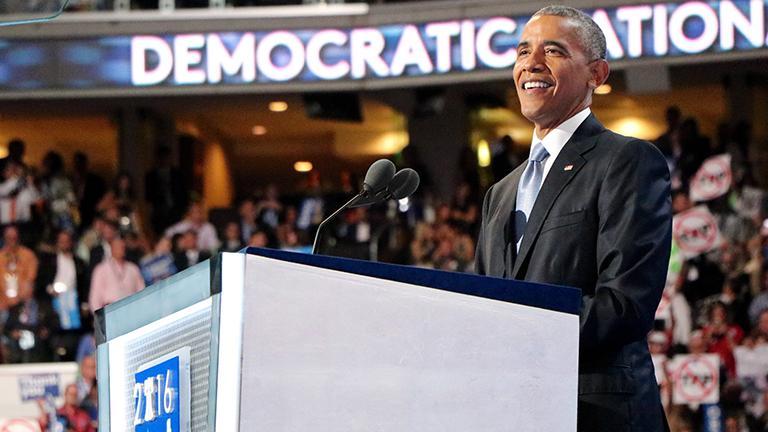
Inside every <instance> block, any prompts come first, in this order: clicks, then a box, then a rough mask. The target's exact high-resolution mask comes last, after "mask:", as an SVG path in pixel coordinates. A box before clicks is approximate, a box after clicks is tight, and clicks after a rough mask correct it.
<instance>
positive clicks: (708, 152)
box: [0, 107, 768, 431]
mask: <svg viewBox="0 0 768 432" xmlns="http://www.w3.org/2000/svg"><path fill="white" fill-rule="evenodd" d="M667 123H668V129H667V131H666V132H665V133H664V134H663V135H661V136H660V137H658V139H656V140H655V142H654V143H655V144H656V145H657V146H658V148H659V149H660V150H661V151H662V153H663V154H664V155H665V157H666V158H667V160H668V163H669V167H670V170H671V172H672V174H673V186H674V191H673V197H672V200H673V207H674V211H675V213H676V214H679V213H682V212H685V211H687V210H689V209H691V208H692V207H693V206H694V202H693V201H692V200H691V199H690V194H689V187H690V185H691V182H692V177H693V176H694V175H695V173H696V172H697V171H698V170H699V168H700V166H701V165H702V163H703V162H704V161H705V160H706V159H707V158H708V157H711V156H715V155H723V154H728V155H730V158H731V171H732V176H733V180H732V182H731V187H730V190H729V191H728V192H727V193H726V194H725V195H723V196H721V197H719V198H717V199H713V200H710V201H707V202H705V203H703V204H699V205H706V206H707V207H708V209H709V211H710V212H711V213H712V214H713V215H714V216H715V218H716V220H717V223H718V227H719V230H720V234H721V237H722V242H721V243H720V245H719V246H718V247H716V248H713V249H712V250H710V251H708V252H706V253H702V254H700V255H697V256H694V257H689V258H687V259H683V260H681V261H680V263H679V264H680V266H679V268H677V269H676V270H675V271H674V276H675V277H674V278H673V280H672V281H671V282H670V284H669V285H670V286H668V291H667V293H665V299H664V301H663V302H662V303H664V304H663V305H662V306H660V311H659V317H658V319H657V325H656V329H655V331H654V332H652V333H651V334H650V335H649V346H650V348H651V351H652V353H653V354H654V362H655V363H656V365H657V378H658V380H659V386H660V391H661V392H662V397H663V400H664V402H665V406H666V407H667V409H668V416H669V418H670V421H671V423H672V426H673V430H675V431H689V430H690V431H695V430H700V428H701V424H700V423H701V421H702V415H701V407H699V406H698V405H697V404H695V403H694V404H674V403H673V400H672V397H671V394H672V389H673V388H674V386H675V380H676V379H680V377H679V376H678V375H677V374H676V373H675V372H674V370H673V367H672V365H673V364H674V361H675V358H676V357H677V356H680V355H685V354H703V353H712V354H716V355H717V356H718V357H719V365H720V371H719V372H720V373H719V389H718V390H719V392H720V402H719V407H720V408H721V409H722V410H723V413H724V416H725V418H726V425H727V427H728V428H727V429H726V430H728V431H745V430H750V431H764V430H768V382H767V381H766V378H767V377H768V272H766V269H767V268H768V224H766V222H765V219H764V218H765V215H766V211H765V210H766V208H765V207H766V202H765V199H764V194H763V193H762V190H761V189H760V188H759V187H758V185H757V183H756V181H755V177H756V176H755V170H756V169H762V168H759V167H756V166H753V165H752V164H751V162H750V161H751V158H750V154H749V148H750V145H749V144H750V143H749V140H750V139H751V135H750V127H749V125H748V124H743V123H741V124H726V123H724V124H722V125H720V127H719V128H718V129H717V130H718V136H716V137H707V136H703V135H702V134H701V133H700V132H699V131H698V126H697V120H696V119H695V118H691V117H687V116H685V114H684V113H681V111H680V109H678V108H677V107H670V108H669V109H668V110H667ZM493 149H494V153H493V159H492V165H491V171H492V174H493V176H494V179H496V180H498V179H500V178H501V177H503V176H504V175H506V174H508V173H509V172H510V171H511V170H512V169H513V168H514V167H515V166H517V165H518V164H520V163H521V162H523V161H524V160H525V159H526V158H527V146H525V145H519V144H518V143H515V142H514V141H513V140H512V139H511V138H510V137H508V136H505V137H501V138H500V139H499V140H498V142H497V143H496V144H495V145H494V146H493ZM8 150H9V151H8V155H7V157H5V158H3V159H0V173H2V182H0V225H2V228H1V229H2V241H1V247H0V287H2V289H0V329H2V331H1V334H2V336H1V338H0V341H1V344H0V346H1V347H2V350H1V351H0V360H2V362H3V363H30V362H56V361H77V362H78V363H79V365H80V374H79V378H78V380H77V382H75V383H73V384H72V385H71V386H68V387H67V388H66V393H65V404H64V406H62V407H58V408H56V409H57V411H58V413H59V415H62V416H65V417H67V418H68V421H69V424H70V427H71V428H72V430H76V431H89V430H93V429H94V428H95V425H96V423H95V422H96V404H97V398H96V387H97V383H96V379H95V377H96V373H95V353H94V350H95V344H94V337H93V313H94V311H95V310H97V309H100V308H102V307H103V306H105V305H107V304H109V303H112V302H115V301H117V300H119V299H120V298H123V297H125V296H127V295H130V294H132V293H135V292H138V291H140V290H142V289H143V288H144V287H146V286H149V285H151V284H154V283H157V282H159V281H161V280H163V279H165V278H168V277H170V276H172V275H173V274H175V273H177V272H179V271H182V270H184V269H186V268H188V267H190V266H193V265H195V264H197V263H201V262H202V261H204V260H206V259H207V258H209V257H211V256H212V255H214V254H216V253H218V252H229V251H238V250H240V249H242V248H243V247H246V246H254V247H270V248H280V249H286V250H295V251H304V252H306V251H308V250H309V247H310V245H311V243H312V240H313V238H314V235H315V229H316V227H317V225H318V224H319V222H320V221H321V220H322V219H323V218H324V216H327V215H328V214H329V213H330V212H332V211H333V210H335V209H336V208H337V207H338V206H340V205H341V204H342V203H343V202H345V201H346V200H347V199H348V198H349V197H350V196H352V195H353V194H354V193H356V191H357V188H358V187H359V186H360V182H359V177H358V174H361V173H349V172H342V173H340V174H339V176H338V181H336V182H332V181H326V180H325V178H324V177H323V176H321V173H319V172H317V171H316V170H313V171H310V172H309V173H307V174H306V176H305V178H304V180H303V181H304V183H303V185H302V188H301V189H300V190H301V192H299V193H295V192H294V193H291V194H283V193H282V191H281V187H280V186H279V185H276V184H264V185H254V189H253V190H252V191H250V193H248V194H246V195H244V196H242V197H239V199H238V200H237V201H236V203H235V205H233V206H232V207H226V208H207V207H206V205H205V203H204V202H201V201H199V199H197V197H196V196H195V194H194V193H190V191H188V190H185V188H184V186H183V184H182V183H181V182H180V181H179V179H180V178H181V176H180V175H179V173H178V167H176V166H174V165H173V164H172V163H171V158H170V151H169V149H168V148H167V147H163V146H160V147H158V150H157V152H156V155H155V164H154V167H153V168H152V169H151V170H150V171H149V172H148V173H147V174H146V178H145V184H146V188H145V189H146V190H143V191H137V190H135V189H134V187H133V183H134V179H133V175H132V173H127V172H123V173H119V174H118V175H117V176H116V177H115V178H102V177H101V176H99V175H97V174H95V173H94V172H93V171H91V169H90V167H89V160H88V155H86V154H84V153H80V152H78V153H76V154H75V155H74V157H73V158H72V160H64V158H63V157H62V156H61V155H60V154H58V153H57V152H55V151H50V152H48V153H47V154H45V156H44V157H43V159H42V160H40V161H32V160H28V159H27V158H26V157H25V152H26V146H25V142H24V140H23V137H22V138H19V139H14V140H12V141H11V142H9V143H8ZM404 153H408V150H406V151H404ZM405 156H407V157H404V155H402V154H398V155H392V159H393V160H394V161H396V162H397V163H398V165H400V166H401V167H402V166H406V165H408V166H412V167H413V168H416V169H419V167H420V165H421V162H420V160H419V158H418V155H407V154H406V155H405ZM422 176H424V178H423V182H422V183H423V187H422V188H421V189H420V191H419V192H418V193H417V194H416V195H415V196H413V197H411V198H409V199H403V200H400V201H391V202H387V203H383V204H379V205H376V206H373V207H370V208H357V209H350V210H347V211H345V212H344V213H343V215H342V216H341V217H340V218H338V220H337V221H336V222H335V223H333V224H332V225H331V226H330V227H329V228H328V230H327V232H325V234H324V235H323V236H322V241H321V243H320V244H321V252H322V253H325V254H331V255H337V256H345V257H352V258H359V259H375V260H379V261H386V262H392V263H400V264H410V265H416V266H421V267H428V268H435V269H441V270H447V271H459V272H471V271H472V264H473V259H474V249H475V244H474V242H475V236H476V234H477V230H478V229H479V222H480V211H481V210H480V209H481V205H482V196H483V193H484V191H483V190H481V188H480V186H479V185H480V182H479V181H478V180H477V178H476V176H477V175H476V173H472V172H471V171H467V172H465V173H463V181H462V182H461V183H460V185H459V186H458V187H457V188H456V190H455V193H454V196H453V198H452V200H450V201H445V202H443V201H439V200H437V199H436V198H435V195H434V194H433V193H432V190H431V185H432V184H433V181H432V180H431V179H429V178H428V177H427V176H425V173H424V172H423V170H422ZM745 190H750V191H752V192H750V193H752V194H754V193H755V192H754V191H757V192H759V194H758V197H759V199H758V204H757V211H755V209H754V204H752V206H751V207H752V208H751V210H750V211H749V212H745V211H744V207H745V206H744V205H742V203H743V195H744V193H743V192H744V191H745ZM140 204H141V205H140ZM139 208H146V209H147V211H139ZM662 309H663V310H662ZM49 411H50V410H46V409H43V410H42V413H44V415H42V416H41V420H40V421H41V425H45V424H47V421H48V420H47V419H48V415H49V414H50V412H49ZM73 425H74V426H73Z"/></svg>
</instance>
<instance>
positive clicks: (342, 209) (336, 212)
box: [312, 191, 366, 255]
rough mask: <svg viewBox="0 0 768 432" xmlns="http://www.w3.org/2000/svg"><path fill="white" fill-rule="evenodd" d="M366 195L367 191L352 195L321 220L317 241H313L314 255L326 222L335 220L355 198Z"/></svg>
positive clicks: (316, 233)
mask: <svg viewBox="0 0 768 432" xmlns="http://www.w3.org/2000/svg"><path fill="white" fill-rule="evenodd" d="M365 195H366V192H365V191H363V192H360V193H359V194H357V195H355V196H354V197H352V199H350V200H349V201H347V203H346V204H344V205H343V206H341V207H339V209H338V210H336V211H335V212H333V213H331V215H330V216H328V217H327V218H325V219H323V221H322V222H320V225H318V226H317V231H315V241H314V242H313V243H312V255H314V254H316V253H317V249H318V248H319V247H320V232H321V231H322V230H323V227H324V226H325V224H327V223H328V222H330V221H331V220H333V218H335V217H336V216H337V215H338V214H339V213H341V212H342V211H344V210H346V209H347V207H349V206H350V204H352V203H353V202H355V200H359V199H360V198H362V197H364V196H365Z"/></svg>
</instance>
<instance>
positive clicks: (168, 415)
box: [133, 347, 190, 432]
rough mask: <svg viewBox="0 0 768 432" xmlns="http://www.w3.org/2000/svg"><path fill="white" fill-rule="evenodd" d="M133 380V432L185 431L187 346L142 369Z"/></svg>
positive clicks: (187, 414)
mask: <svg viewBox="0 0 768 432" xmlns="http://www.w3.org/2000/svg"><path fill="white" fill-rule="evenodd" d="M134 378H135V381H136V383H135V385H134V387H133V426H134V431H135V432H187V431H188V430H189V418H190V413H189V347H185V348H182V349H181V350H177V351H174V352H173V353H170V354H168V355H165V356H163V357H161V358H159V359H157V360H155V361H153V362H151V363H148V364H146V365H144V366H142V368H141V370H139V371H138V372H136V374H134Z"/></svg>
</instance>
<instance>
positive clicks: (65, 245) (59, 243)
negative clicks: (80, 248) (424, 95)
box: [56, 232, 72, 253]
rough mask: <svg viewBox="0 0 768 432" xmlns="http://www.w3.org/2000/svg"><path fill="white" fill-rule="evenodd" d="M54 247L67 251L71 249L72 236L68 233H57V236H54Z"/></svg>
mask: <svg viewBox="0 0 768 432" xmlns="http://www.w3.org/2000/svg"><path fill="white" fill-rule="evenodd" d="M56 247H57V248H58V249H59V251H61V252H65V253H67V252H71V251H72V237H71V236H70V235H69V233H66V232H60V233H59V235H58V237H56Z"/></svg>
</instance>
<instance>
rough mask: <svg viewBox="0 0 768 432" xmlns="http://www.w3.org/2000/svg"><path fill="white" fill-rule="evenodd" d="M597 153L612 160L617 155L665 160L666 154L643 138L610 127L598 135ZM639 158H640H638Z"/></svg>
mask: <svg viewBox="0 0 768 432" xmlns="http://www.w3.org/2000/svg"><path fill="white" fill-rule="evenodd" d="M595 152H596V153H597V154H603V155H606V156H607V157H608V158H609V159H610V160H613V159H615V158H616V157H625V158H635V157H636V158H641V157H642V158H643V160H647V158H651V159H658V160H659V161H660V162H661V161H664V155H663V154H662V153H661V151H660V150H659V148H658V147H656V146H655V145H653V143H651V142H650V141H647V140H644V139H642V138H636V137H631V136H626V135H622V134H620V133H617V132H614V131H612V130H610V129H605V130H604V131H603V132H602V133H601V134H600V135H599V136H598V137H597V142H596V145H595ZM638 160H639V159H638Z"/></svg>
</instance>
